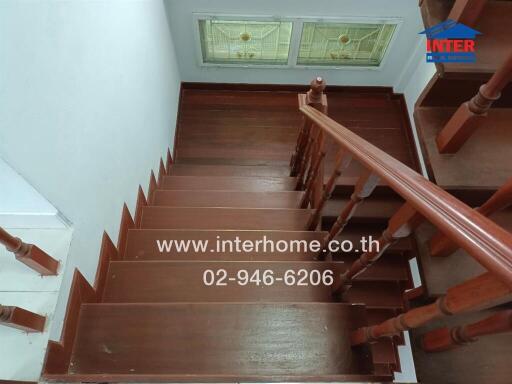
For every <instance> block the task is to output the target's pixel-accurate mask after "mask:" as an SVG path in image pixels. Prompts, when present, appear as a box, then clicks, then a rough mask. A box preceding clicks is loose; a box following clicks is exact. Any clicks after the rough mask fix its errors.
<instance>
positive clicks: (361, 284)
mask: <svg viewBox="0 0 512 384" xmlns="http://www.w3.org/2000/svg"><path fill="white" fill-rule="evenodd" d="M344 301H346V302H349V303H354V304H362V303H364V304H365V305H366V306H367V307H368V308H391V309H400V308H403V306H404V302H403V299H402V289H401V287H400V284H399V283H398V282H396V281H372V280H369V281H364V280H354V281H353V285H352V287H351V288H350V289H349V290H348V292H347V293H346V294H345V295H344Z"/></svg>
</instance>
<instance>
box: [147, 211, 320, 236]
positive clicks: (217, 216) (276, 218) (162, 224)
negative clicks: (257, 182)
mask: <svg viewBox="0 0 512 384" xmlns="http://www.w3.org/2000/svg"><path fill="white" fill-rule="evenodd" d="M310 215H311V211H310V210H306V209H277V208H185V207H146V208H144V209H143V211H142V228H144V229H268V230H288V231H302V230H305V229H306V224H307V222H308V219H309V216H310Z"/></svg>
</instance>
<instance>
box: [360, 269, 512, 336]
mask: <svg viewBox="0 0 512 384" xmlns="http://www.w3.org/2000/svg"><path fill="white" fill-rule="evenodd" d="M511 299H512V288H511V287H510V286H508V285H507V284H505V283H503V282H502V281H501V280H498V279H497V278H496V277H494V276H493V275H492V274H491V273H484V274H483V275H480V276H478V277H475V278H473V279H470V280H468V281H465V282H464V283H462V284H459V285H457V286H455V287H452V288H449V289H448V291H447V292H446V295H445V296H441V297H440V298H438V299H437V300H436V301H435V302H434V303H432V304H429V305H425V306H423V307H418V308H414V309H411V310H409V311H407V312H405V313H403V314H401V315H399V316H397V317H393V318H391V319H389V320H386V321H384V322H382V323H380V324H377V325H373V326H369V327H362V328H359V329H358V330H356V331H354V332H353V333H352V335H351V342H352V345H360V344H364V343H368V342H374V341H376V340H378V339H380V338H382V337H390V336H394V335H397V334H399V333H400V332H402V331H406V330H409V329H413V328H417V327H420V326H422V325H425V324H427V323H429V322H430V321H432V320H435V319H438V318H441V317H444V316H450V315H456V314H459V313H464V312H470V311H475V310H481V309H485V308H491V307H494V306H496V305H500V304H503V303H506V302H508V301H510V300H511Z"/></svg>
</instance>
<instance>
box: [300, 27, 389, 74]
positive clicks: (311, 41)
mask: <svg viewBox="0 0 512 384" xmlns="http://www.w3.org/2000/svg"><path fill="white" fill-rule="evenodd" d="M395 28H396V25H394V24H355V23H324V22H305V23H304V24H303V29H302V36H301V41H300V48H299V57H298V59H297V64H299V65H325V66H375V67H376V66H379V65H380V63H381V61H382V59H383V58H384V55H385V53H386V50H387V48H388V46H389V42H390V41H391V38H392V37H393V33H394V31H395Z"/></svg>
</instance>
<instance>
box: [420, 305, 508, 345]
mask: <svg viewBox="0 0 512 384" xmlns="http://www.w3.org/2000/svg"><path fill="white" fill-rule="evenodd" d="M509 331H512V309H508V310H504V311H500V312H498V313H496V314H494V315H492V316H489V317H487V318H485V319H483V320H480V321H477V322H475V323H472V324H466V325H462V326H458V327H454V328H451V329H449V328H446V327H443V328H438V329H435V330H433V331H430V332H428V333H426V334H425V335H423V337H422V339H421V346H422V348H423V350H425V351H426V352H441V351H446V350H448V349H452V348H457V347H459V346H462V345H464V344H468V343H474V342H475V341H477V337H479V336H485V335H495V334H498V333H503V332H509Z"/></svg>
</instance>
